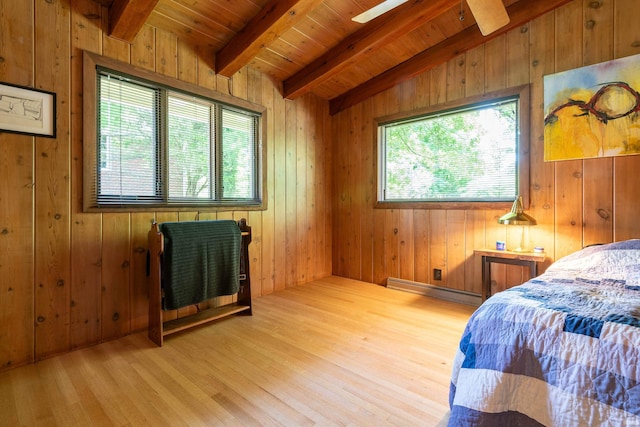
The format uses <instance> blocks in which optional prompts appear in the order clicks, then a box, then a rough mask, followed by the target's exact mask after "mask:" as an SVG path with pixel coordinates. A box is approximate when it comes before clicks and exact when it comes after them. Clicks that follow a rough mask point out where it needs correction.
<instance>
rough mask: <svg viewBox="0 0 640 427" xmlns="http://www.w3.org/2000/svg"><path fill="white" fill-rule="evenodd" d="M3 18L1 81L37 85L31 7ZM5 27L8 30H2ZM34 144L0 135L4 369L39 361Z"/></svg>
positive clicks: (6, 11) (4, 6)
mask: <svg viewBox="0 0 640 427" xmlns="http://www.w3.org/2000/svg"><path fill="white" fill-rule="evenodd" d="M0 16H1V17H2V18H3V19H5V20H7V22H11V23H12V28H13V29H14V30H13V31H0V56H2V61H1V62H0V80H1V81H4V82H10V83H15V84H20V85H25V86H33V84H34V73H33V67H34V65H33V56H32V55H14V54H10V52H16V51H24V52H31V46H33V42H34V28H33V25H34V21H33V3H32V2H2V3H0ZM3 27H4V26H3ZM35 139H36V138H33V137H31V136H25V135H14V134H8V133H0V369H7V368H10V367H12V366H17V365H21V364H24V363H27V362H32V361H33V360H34V335H35V330H34V326H33V325H34V322H35V319H34V297H35V284H34V281H33V277H34V264H35V261H34V255H33V254H34V250H35V247H34V233H35V224H34V220H33V215H34V200H33V195H34V191H35V190H34V185H35V179H36V178H35V177H34V170H33V163H34V149H35Z"/></svg>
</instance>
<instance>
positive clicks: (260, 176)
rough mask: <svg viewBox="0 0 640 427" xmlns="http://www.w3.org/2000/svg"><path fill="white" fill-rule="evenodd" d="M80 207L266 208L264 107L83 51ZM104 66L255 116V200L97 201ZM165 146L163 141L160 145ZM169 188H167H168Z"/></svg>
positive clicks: (88, 209)
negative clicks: (101, 72)
mask: <svg viewBox="0 0 640 427" xmlns="http://www.w3.org/2000/svg"><path fill="white" fill-rule="evenodd" d="M83 54H84V56H83V67H84V69H83V107H84V111H83V210H84V212H133V211H143V212H144V211H194V210H197V211H198V212H207V211H222V210H224V211H229V210H243V211H252V210H265V209H267V205H266V200H267V197H266V190H267V188H266V186H267V176H266V159H267V155H266V154H267V153H266V139H265V137H266V125H267V122H268V120H267V117H266V114H267V111H266V108H265V107H263V106H261V105H257V104H255V103H252V102H249V101H246V100H244V99H240V98H236V97H233V96H230V95H226V94H223V93H219V92H216V91H213V90H210V89H207V88H204V87H201V86H197V85H194V84H191V83H188V82H184V81H180V80H178V79H175V78H171V77H168V76H163V75H160V74H157V73H154V72H152V71H149V70H144V69H141V68H138V67H135V66H133V65H130V64H126V63H123V62H120V61H117V60H114V59H110V58H106V57H103V56H100V55H97V54H94V53H91V52H86V51H85V52H83ZM101 69H106V70H109V71H110V72H113V73H116V74H121V75H124V76H131V77H132V78H133V79H136V80H139V81H144V82H149V83H150V84H152V85H157V86H161V87H164V88H166V89H167V90H169V91H173V92H178V93H183V94H186V95H188V96H194V97H198V98H202V99H205V100H208V101H211V102H214V103H217V104H219V105H222V106H225V107H228V108H229V109H231V110H237V111H245V112H247V113H251V114H255V115H256V116H258V125H257V130H256V131H257V132H256V133H257V149H256V155H257V157H258V158H257V162H256V169H257V170H255V171H254V172H255V178H256V180H257V181H258V182H257V187H256V192H257V195H256V198H255V199H250V200H249V199H232V200H209V199H205V201H204V202H202V203H200V202H199V201H198V202H194V201H193V200H191V201H189V202H188V203H180V202H167V201H163V202H160V203H159V202H158V201H157V200H155V201H153V202H150V203H143V202H140V201H136V202H135V203H132V204H126V203H121V204H115V203H114V204H108V205H104V204H100V203H99V202H98V182H97V179H98V168H99V166H100V161H99V159H98V155H97V154H98V144H100V141H98V102H99V100H98V73H99V70H101ZM163 145H164V144H163ZM167 191H168V189H167Z"/></svg>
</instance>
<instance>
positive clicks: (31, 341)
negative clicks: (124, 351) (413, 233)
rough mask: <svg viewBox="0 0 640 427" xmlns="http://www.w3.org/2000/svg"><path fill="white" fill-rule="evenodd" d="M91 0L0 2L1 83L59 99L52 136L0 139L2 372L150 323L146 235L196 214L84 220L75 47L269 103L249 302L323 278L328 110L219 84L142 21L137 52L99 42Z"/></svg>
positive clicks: (239, 80) (258, 77)
mask: <svg viewBox="0 0 640 427" xmlns="http://www.w3.org/2000/svg"><path fill="white" fill-rule="evenodd" d="M106 15H107V11H106V9H105V8H103V7H100V6H99V5H98V4H97V3H96V2H93V1H91V0H59V1H48V0H25V1H3V2H0V18H1V21H0V27H1V28H2V31H0V81H4V82H10V83H13V84H19V85H25V86H31V87H36V88H42V89H46V90H50V91H54V92H56V94H57V109H58V114H57V135H58V137H57V138H55V139H49V138H39V137H38V138H35V137H31V136H25V135H17V134H6V133H0V371H1V370H6V369H8V368H10V367H13V366H18V365H21V364H25V363H29V362H33V361H37V360H39V359H42V358H45V357H49V356H51V355H55V354H58V353H63V352H67V351H69V350H72V349H75V348H78V347H83V346H88V345H91V344H95V343H98V342H101V341H105V340H109V339H113V338H116V337H120V336H122V335H125V334H128V333H130V332H132V331H137V330H141V329H144V328H145V327H146V325H147V308H148V298H147V288H146V287H147V278H146V272H145V262H146V249H147V232H148V230H149V228H150V225H151V221H152V220H153V219H155V220H157V221H168V220H172V221H175V220H186V221H188V220H193V219H195V217H196V214H197V212H162V213H154V212H148V213H105V214H95V213H83V212H82V115H83V111H82V50H88V51H91V52H95V53H98V54H101V55H104V56H107V57H110V58H115V59H118V60H120V61H124V62H128V63H131V64H133V65H136V66H138V67H143V68H146V69H149V70H153V71H155V72H157V73H160V74H164V75H169V76H171V77H175V78H178V79H181V80H185V81H188V82H190V83H195V84H198V85H201V86H203V87H206V88H210V89H213V90H217V91H220V92H224V93H228V94H232V95H234V96H236V97H239V98H243V99H248V100H250V101H253V102H255V103H258V104H262V105H264V106H265V107H266V108H267V110H268V115H267V117H268V136H267V141H266V143H267V157H268V158H267V175H268V193H267V197H268V209H267V210H266V211H257V212H253V211H252V212H246V211H233V212H217V213H215V212H213V213H212V212H209V213H207V212H201V213H200V218H201V219H215V218H224V219H230V218H233V219H239V218H242V217H245V218H247V219H248V223H249V225H251V226H252V228H253V242H252V244H251V246H250V258H251V277H252V293H253V295H254V296H256V297H258V296H261V295H265V294H270V293H272V292H274V291H277V290H279V289H283V288H285V287H289V286H295V285H298V284H302V283H305V282H307V281H310V280H314V279H316V278H320V277H324V276H327V275H329V274H331V239H332V233H331V230H332V222H331V218H332V217H331V202H330V198H331V156H332V153H331V146H330V144H326V143H324V141H325V140H327V139H328V138H329V136H330V127H329V114H328V103H327V102H326V101H324V100H320V99H318V98H315V97H313V96H306V97H304V98H301V99H299V100H297V101H295V102H293V101H285V100H284V99H283V98H282V96H281V95H280V93H281V88H280V87H278V86H277V85H275V84H274V83H273V82H272V81H271V80H270V79H268V78H267V77H266V76H264V75H262V74H261V73H259V72H257V71H255V70H253V69H251V68H244V69H242V70H241V71H240V72H238V73H237V74H235V75H234V76H233V78H232V79H226V78H222V77H220V76H217V75H216V74H215V72H214V71H213V69H212V64H213V62H214V56H213V53H212V52H207V51H206V50H194V49H193V48H191V47H189V46H188V45H186V44H185V43H183V42H182V41H181V40H179V39H177V38H176V37H175V36H174V35H172V34H168V33H164V32H161V31H159V30H156V29H155V28H153V27H151V26H145V27H144V28H143V29H142V31H141V32H140V33H139V35H138V37H137V38H136V40H135V41H134V43H133V44H128V43H125V42H122V41H119V40H116V39H114V38H110V37H108V36H106V34H105V32H104V31H103V29H106V28H107V19H106Z"/></svg>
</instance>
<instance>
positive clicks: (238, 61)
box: [216, 0, 323, 77]
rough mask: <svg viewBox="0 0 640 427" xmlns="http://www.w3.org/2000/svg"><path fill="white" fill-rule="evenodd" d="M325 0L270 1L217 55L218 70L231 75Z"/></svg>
mask: <svg viewBox="0 0 640 427" xmlns="http://www.w3.org/2000/svg"><path fill="white" fill-rule="evenodd" d="M322 1H323V0H271V1H270V2H269V3H267V4H266V5H265V6H264V7H263V8H262V10H261V11H260V13H258V14H257V15H256V16H255V17H254V18H253V19H252V20H251V21H250V22H249V23H248V24H247V25H245V27H244V28H243V29H242V30H241V31H240V32H239V33H238V34H236V35H235V37H233V38H232V39H231V40H230V41H229V42H228V43H227V44H226V45H225V46H224V47H223V48H222V49H220V51H219V52H218V53H217V54H216V73H217V74H220V75H223V76H225V77H231V76H232V75H233V74H234V73H236V72H237V71H238V70H240V69H241V68H242V67H244V66H245V65H247V64H248V63H249V62H250V61H251V60H252V59H253V58H254V57H255V56H256V55H257V54H258V53H259V52H260V50H261V49H264V48H265V46H268V45H270V44H271V43H272V42H273V41H274V40H276V39H277V38H278V37H280V36H281V35H282V34H283V33H284V32H286V31H287V30H289V29H290V28H291V27H293V26H294V25H295V24H296V23H297V22H298V21H300V20H301V19H303V18H304V17H305V16H306V15H307V14H308V13H309V12H311V11H312V10H313V9H315V8H316V7H317V6H319V5H320V4H321V3H322Z"/></svg>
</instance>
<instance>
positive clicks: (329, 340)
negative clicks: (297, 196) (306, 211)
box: [0, 277, 474, 426]
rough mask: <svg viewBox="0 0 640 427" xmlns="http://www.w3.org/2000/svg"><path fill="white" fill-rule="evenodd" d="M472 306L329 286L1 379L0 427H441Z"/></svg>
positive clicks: (355, 285)
mask: <svg viewBox="0 0 640 427" xmlns="http://www.w3.org/2000/svg"><path fill="white" fill-rule="evenodd" d="M473 310H474V307H470V306H465V305H458V304H454V303H450V302H446V301H441V300H437V299H431V298H427V297H424V296H419V295H415V294H411V293H406V292H402V291H397V290H392V289H387V288H384V287H381V286H378V285H372V284H368V283H363V282H358V281H354V280H349V279H344V278H340V277H328V278H326V279H322V280H318V281H315V282H313V283H309V284H305V285H302V286H299V287H295V288H290V289H287V290H285V291H282V292H278V293H275V294H271V295H268V296H265V297H262V298H258V299H255V300H254V311H253V312H254V314H253V316H250V317H249V316H236V317H232V318H227V319H224V320H222V321H218V322H216V323H213V324H209V325H206V326H203V327H199V328H195V329H191V330H189V331H185V332H184V333H180V334H176V335H173V336H170V337H167V339H166V340H165V345H164V346H163V347H162V348H159V347H156V346H155V345H154V344H153V343H152V342H151V341H149V339H148V338H147V337H146V333H138V334H134V335H130V336H128V337H125V338H122V339H119V340H116V341H111V342H107V343H103V344H100V345H97V346H94V347H90V348H86V349H82V350H78V351H75V352H72V353H68V354H65V355H62V356H58V357H55V358H51V359H47V360H44V361H42V362H39V363H37V364H35V365H28V366H23V367H19V368H16V369H13V370H10V371H7V372H4V373H0V425H2V426H18V425H24V426H36V425H43V426H74V425H79V426H90V425H97V426H111V425H118V426H144V425H153V426H162V425H167V426H178V425H207V426H211V425H242V426H245V425H247V426H250V425H270V426H282V425H284V426H309V425H318V426H331V425H350V426H361V425H362V426H384V425H394V426H438V425H443V424H444V423H446V417H447V414H448V404H447V402H448V392H449V375H450V373H451V363H452V360H453V356H454V354H455V349H456V346H457V344H458V340H459V338H460V334H461V332H462V330H463V328H464V325H465V323H466V321H467V319H468V318H469V316H470V314H471V313H472V312H473Z"/></svg>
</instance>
